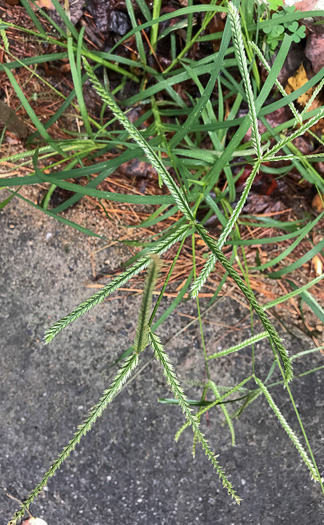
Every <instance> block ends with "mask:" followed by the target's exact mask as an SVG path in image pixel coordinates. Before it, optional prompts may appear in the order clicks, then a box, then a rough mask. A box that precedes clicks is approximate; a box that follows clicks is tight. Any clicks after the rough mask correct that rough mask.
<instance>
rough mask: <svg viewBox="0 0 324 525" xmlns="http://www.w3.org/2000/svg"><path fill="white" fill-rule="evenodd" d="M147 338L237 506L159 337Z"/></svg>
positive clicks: (231, 490) (207, 454)
mask: <svg viewBox="0 0 324 525" xmlns="http://www.w3.org/2000/svg"><path fill="white" fill-rule="evenodd" d="M149 338H150V342H151V345H152V348H153V351H154V355H155V357H156V358H157V359H158V361H159V362H160V363H161V365H162V367H163V373H164V375H165V377H166V378H167V381H168V383H169V385H170V388H171V390H172V392H173V394H174V396H175V397H176V398H177V399H178V401H179V405H180V406H181V408H182V411H183V413H184V414H185V416H186V418H187V420H188V423H189V424H190V425H191V427H192V430H193V432H194V433H195V434H196V435H197V439H198V441H199V442H200V444H201V446H202V448H203V450H204V452H205V454H206V456H207V457H208V459H209V460H210V462H211V463H212V465H213V467H214V468H215V469H216V471H217V474H218V475H219V477H220V479H221V481H222V483H223V486H224V488H226V489H227V491H228V493H229V494H230V495H231V496H232V497H233V498H234V500H235V501H236V503H238V504H239V503H240V501H241V499H240V498H239V497H238V496H237V494H236V493H235V491H234V489H233V485H232V483H231V482H230V481H229V479H228V478H227V477H226V475H225V473H224V471H223V468H222V467H221V466H220V465H219V463H218V461H217V457H216V456H215V454H213V452H212V451H211V449H210V447H209V445H208V442H207V440H206V439H205V437H204V435H203V433H202V432H201V430H200V428H199V424H198V420H197V417H196V416H195V415H193V414H192V410H191V408H190V406H189V404H188V402H187V399H186V397H185V394H184V392H183V389H182V387H181V385H180V383H179V380H178V378H177V376H176V374H175V372H174V370H173V366H172V364H171V363H170V360H169V357H168V355H167V353H166V352H165V351H164V348H163V346H162V344H161V341H160V339H159V337H158V336H157V335H156V334H153V333H152V332H150V334H149Z"/></svg>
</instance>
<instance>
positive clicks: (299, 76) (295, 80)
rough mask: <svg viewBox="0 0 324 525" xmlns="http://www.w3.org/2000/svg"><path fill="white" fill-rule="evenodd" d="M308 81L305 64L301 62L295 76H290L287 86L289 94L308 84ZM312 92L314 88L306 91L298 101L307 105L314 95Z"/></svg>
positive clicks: (286, 89)
mask: <svg viewBox="0 0 324 525" xmlns="http://www.w3.org/2000/svg"><path fill="white" fill-rule="evenodd" d="M306 82H308V78H307V74H306V71H305V68H304V64H301V65H300V66H299V68H298V69H297V71H296V73H295V75H294V76H293V77H289V78H288V82H287V86H286V88H285V91H286V93H287V95H290V93H292V92H293V91H296V90H297V89H299V88H300V87H302V86H303V85H304V84H306ZM312 93H313V88H311V89H309V90H308V91H306V93H303V94H302V95H301V96H300V97H298V98H297V102H298V103H299V104H301V105H302V106H305V105H306V104H307V102H308V101H309V99H310V97H311V96H312Z"/></svg>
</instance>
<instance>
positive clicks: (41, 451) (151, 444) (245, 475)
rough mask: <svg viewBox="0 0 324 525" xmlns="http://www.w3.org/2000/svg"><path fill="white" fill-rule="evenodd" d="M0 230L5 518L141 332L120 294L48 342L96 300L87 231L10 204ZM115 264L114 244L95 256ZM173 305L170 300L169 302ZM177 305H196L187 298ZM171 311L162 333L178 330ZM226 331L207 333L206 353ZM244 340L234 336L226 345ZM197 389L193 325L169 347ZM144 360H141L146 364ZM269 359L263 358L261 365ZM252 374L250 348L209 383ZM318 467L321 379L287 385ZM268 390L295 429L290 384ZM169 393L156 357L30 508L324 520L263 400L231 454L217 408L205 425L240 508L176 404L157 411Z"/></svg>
mask: <svg viewBox="0 0 324 525" xmlns="http://www.w3.org/2000/svg"><path fill="white" fill-rule="evenodd" d="M0 227H1V253H0V261H1V281H0V296H1V309H0V317H1V347H2V348H1V369H0V375H1V377H0V379H1V386H0V389H1V390H0V393H1V425H0V443H1V445H0V447H1V467H0V470H1V480H0V509H1V523H6V522H7V520H8V519H9V518H10V516H11V514H12V513H13V512H14V511H15V509H16V504H15V502H13V501H12V500H11V499H9V498H8V497H7V496H6V494H7V493H9V494H11V495H13V496H15V497H17V498H19V499H24V498H25V497H26V496H27V494H28V493H29V491H30V490H31V489H32V488H33V487H34V485H35V484H36V482H38V481H39V480H40V478H41V477H42V475H43V474H44V472H45V470H46V469H47V467H48V466H49V464H50V463H51V461H52V460H53V459H55V457H56V456H57V454H58V453H59V452H60V451H61V450H62V447H63V446H64V445H65V444H66V443H67V441H68V439H69V438H70V437H71V436H72V434H73V431H74V429H75V427H76V426H77V424H78V423H79V422H80V421H81V420H82V419H83V418H84V416H85V414H86V413H87V411H88V409H89V407H91V406H92V405H93V404H94V403H95V402H96V401H97V399H98V398H99V396H100V393H101V392H102V391H103V390H104V388H106V387H107V385H109V382H110V379H111V377H112V375H113V373H114V371H113V370H111V369H110V370H109V369H108V370H107V365H108V364H110V363H111V362H112V360H113V359H114V358H116V357H117V356H118V355H119V354H120V353H121V351H123V350H124V349H126V348H127V347H128V345H129V343H130V342H131V341H132V340H133V337H134V330H135V324H136V314H137V309H138V304H139V299H138V298H128V299H127V300H125V298H120V299H115V300H111V301H108V302H105V303H104V304H102V305H100V306H98V307H96V308H95V309H94V310H92V311H91V312H90V313H89V314H88V315H86V316H84V317H83V318H82V319H81V320H79V321H77V322H75V323H74V324H73V325H71V326H70V327H69V328H68V329H67V330H66V331H64V332H62V333H61V334H60V335H59V336H58V337H57V338H56V339H55V340H54V341H53V343H52V344H51V345H49V346H46V347H45V346H44V345H43V343H42V337H43V333H44V330H45V328H47V327H48V326H49V325H50V324H51V323H52V322H53V321H55V320H56V319H58V318H59V317H61V316H62V315H64V314H66V313H68V312H69V311H70V309H71V308H72V307H73V306H75V305H76V304H78V303H79V302H81V301H82V300H83V299H84V298H85V297H86V296H88V295H90V293H91V290H89V289H87V288H85V287H84V286H83V282H84V281H85V280H86V279H88V278H89V277H91V265H90V260H89V255H88V241H87V239H86V238H85V237H84V236H82V235H81V234H79V233H76V232H74V231H72V230H70V229H68V228H67V227H65V226H63V225H61V224H59V223H57V222H54V221H53V220H50V219H48V218H46V217H44V216H43V215H42V214H39V213H38V212H35V211H34V210H33V212H32V213H31V210H29V209H28V208H27V207H25V206H24V205H22V204H21V203H18V202H17V201H15V202H12V203H11V204H10V205H9V206H7V207H6V208H5V209H4V210H3V211H2V212H1V213H0ZM98 257H99V258H98V260H97V264H98V266H97V268H98V267H99V268H100V265H103V264H104V262H103V261H104V260H105V259H107V257H108V258H109V259H110V260H111V261H112V264H115V265H116V264H117V263H118V258H120V257H121V253H119V252H116V251H114V249H110V251H109V253H107V252H105V251H103V252H101V253H100V256H98ZM166 304H167V303H164V305H163V307H165V306H166ZM180 310H181V311H182V312H187V313H193V314H194V313H195V312H194V308H193V306H190V305H183V306H181V308H180ZM246 313H247V311H246V310H245V309H244V308H242V307H240V306H238V304H237V303H236V302H234V301H232V300H230V299H228V298H225V299H223V300H222V302H221V303H220V304H219V305H218V306H217V307H216V308H215V310H213V312H212V313H211V314H210V318H209V319H210V320H212V321H214V322H215V323H217V322H221V323H225V324H227V325H232V324H233V320H234V321H235V322H238V321H239V320H240V319H243V318H244V317H245V316H246ZM185 322H186V320H185V318H182V317H179V316H175V317H174V318H173V319H172V320H170V322H168V323H167V327H166V329H165V332H164V336H163V338H164V339H167V338H168V337H169V336H170V335H172V334H173V333H175V332H176V331H177V330H178V329H179V328H180V327H181V326H184V324H185ZM222 330H223V329H222V328H221V327H219V326H217V325H208V326H207V327H206V341H207V344H208V348H209V349H210V351H216V350H217V348H218V347H219V344H218V343H217V342H216V341H217V339H218V337H219V336H220V334H221V333H222ZM244 337H248V332H247V331H245V332H244V331H243V332H242V333H238V332H233V333H230V334H229V335H228V336H227V338H226V339H223V340H222V341H221V343H220V346H222V347H223V348H225V347H228V346H230V345H231V344H234V343H235V342H238V341H240V340H242V339H243V338H244ZM285 341H286V344H287V347H288V348H289V349H290V350H291V351H292V352H297V351H300V350H301V349H303V348H304V349H305V348H309V347H310V346H311V343H310V341H308V340H307V339H305V338H302V337H301V338H293V337H290V338H288V337H287V334H285ZM167 350H168V351H169V352H170V355H171V357H172V359H173V362H174V364H175V367H176V370H177V371H178V372H179V375H180V376H181V379H182V381H184V382H185V384H186V385H187V386H186V390H187V392H188V393H189V395H190V396H197V395H198V394H197V392H198V391H197V389H196V388H195V387H192V386H190V385H189V384H187V382H188V381H189V380H190V379H196V380H199V379H201V377H203V375H202V374H203V359H202V350H201V347H200V343H199V334H198V331H197V327H195V326H194V327H192V328H191V329H189V330H187V331H186V332H184V333H183V334H181V336H179V337H178V338H177V339H176V340H174V341H173V343H172V344H170V345H169V346H168V348H167ZM149 355H150V352H149V350H147V354H146V355H143V363H144V362H145V361H146V360H147V359H148V357H149ZM270 358H271V350H270V349H269V347H267V346H266V345H265V344H260V345H258V363H259V365H258V367H259V371H260V374H261V375H262V373H263V372H264V371H265V370H267V369H268V367H269V362H270ZM321 359H322V358H321V357H320V356H311V357H310V358H309V359H307V360H306V361H304V362H302V363H296V367H295V369H296V372H298V371H299V372H301V371H302V370H305V369H306V368H308V367H310V366H319V364H320V363H321V362H322V361H321ZM260 363H261V364H260ZM249 369H250V355H249V351H247V352H245V353H244V352H243V353H242V354H240V355H236V356H234V355H232V356H231V357H228V358H225V359H224V360H222V361H219V362H218V363H213V364H212V372H213V377H214V378H216V377H217V378H218V382H219V383H220V384H223V385H228V384H234V383H236V382H237V381H238V380H240V379H242V378H243V377H244V376H245V374H247V373H248V371H249ZM292 389H293V392H294V395H295V396H296V400H297V402H298V405H299V409H300V412H301V415H302V417H303V421H304V423H305V427H306V429H307V432H308V435H309V438H310V442H311V444H312V446H313V449H314V451H315V452H316V457H317V459H318V463H319V465H320V466H321V468H322V471H323V470H324V457H323V430H324V424H323V394H324V381H323V376H322V374H321V373H320V372H319V373H315V374H312V375H307V376H305V377H303V378H302V379H301V380H299V381H298V382H296V383H294V384H293V386H292ZM273 394H274V397H275V399H276V401H277V402H278V404H279V405H280V407H281V409H282V411H283V412H284V413H285V415H286V417H287V419H288V421H289V422H290V423H291V424H292V425H293V426H294V428H296V429H298V426H297V424H296V420H295V417H294V413H293V410H292V407H291V405H290V403H289V400H288V399H287V395H286V393H285V391H284V390H283V389H282V388H281V387H279V388H277V389H276V390H274V391H273ZM159 396H160V397H164V396H167V397H168V396H169V391H168V388H167V386H166V383H165V380H164V378H163V377H162V374H161V370H160V368H159V365H158V364H151V365H149V366H148V367H147V368H146V370H145V371H144V372H143V373H142V374H141V375H139V376H138V377H137V378H136V380H134V381H133V382H132V383H131V385H130V386H129V387H128V388H127V389H126V390H124V391H123V392H122V393H121V394H120V396H119V397H118V398H117V399H116V400H115V402H114V403H113V404H112V405H111V407H110V408H109V409H108V410H106V412H105V413H104V415H103V417H102V418H101V419H100V420H99V421H98V422H97V424H96V426H95V428H94V429H93V430H92V431H91V432H90V433H89V434H88V435H87V437H85V438H84V439H83V441H82V443H81V445H80V446H79V447H78V449H77V451H76V452H75V453H73V454H72V456H71V457H70V458H69V460H68V461H67V462H66V463H65V464H64V465H63V467H62V468H61V470H60V471H59V472H58V473H57V474H56V476H55V477H54V478H52V479H51V480H50V482H49V485H48V488H47V489H46V490H44V491H43V492H42V493H41V495H40V497H39V498H38V500H37V501H36V503H35V504H34V505H32V507H31V511H32V513H33V514H34V515H35V516H38V517H43V518H44V519H45V520H46V521H47V523H48V525H54V524H60V525H70V524H73V525H74V524H75V525H99V524H100V525H102V524H108V525H111V524H112V525H115V524H122V525H131V524H132V525H139V524H143V525H178V524H179V525H185V524H189V525H191V524H192V525H194V524H196V523H200V524H204V525H214V524H215V525H216V524H222V525H232V524H235V525H239V524H254V525H258V524H260V525H272V524H277V523H284V524H285V525H290V524H296V523H298V524H307V525H310V524H313V525H320V524H321V523H323V509H324V504H323V496H322V495H321V492H320V488H319V486H318V484H314V483H313V482H312V481H311V480H310V476H309V474H308V471H307V469H306V468H305V466H304V465H303V464H301V462H300V460H299V456H298V454H297V452H296V451H295V449H294V448H293V447H292V445H291V443H290V441H289V439H288V438H287V436H286V434H285V433H284V431H283V430H282V428H281V427H280V425H279V424H278V422H277V420H276V418H275V417H274V415H273V414H272V413H271V411H270V410H269V408H268V406H267V404H266V403H265V401H264V399H262V398H259V399H258V400H257V401H256V402H255V404H254V405H253V406H251V407H250V408H249V409H247V410H246V412H245V413H244V415H243V416H242V418H241V419H240V420H238V421H237V422H236V423H235V428H236V438H237V446H236V447H235V448H232V447H231V445H230V437H229V432H228V429H227V428H226V427H224V426H221V423H222V421H223V419H222V415H221V412H220V411H213V412H210V416H209V417H210V423H209V426H207V425H206V422H205V420H204V421H203V428H204V431H205V433H206V436H207V437H208V439H209V440H210V443H211V445H212V447H213V449H214V450H216V451H217V452H218V453H220V457H219V461H220V463H221V464H222V465H223V466H224V468H225V469H226V472H227V473H230V474H231V480H232V482H233V483H234V485H235V487H236V488H237V491H238V493H239V494H240V495H241V497H242V498H243V502H242V504H241V506H240V507H238V506H237V505H235V504H234V503H233V502H232V501H231V500H230V499H229V498H228V497H227V495H226V493H225V492H224V490H223V489H222V487H221V484H220V482H219V480H218V478H217V475H216V473H215V472H214V471H213V470H212V468H211V466H210V465H209V463H208V461H207V459H206V457H205V456H204V455H203V453H202V452H201V450H200V449H199V447H198V449H197V455H196V459H195V460H193V459H192V457H191V443H192V436H191V434H190V431H187V432H186V433H185V434H184V435H183V437H182V439H180V441H179V443H178V444H177V443H175V441H174V433H175V431H176V430H177V429H178V428H179V426H180V425H181V424H182V422H183V417H182V414H181V411H180V409H179V408H178V407H176V406H175V407H170V406H165V405H161V404H159V403H158V402H157V399H158V397H159Z"/></svg>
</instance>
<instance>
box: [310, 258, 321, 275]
mask: <svg viewBox="0 0 324 525" xmlns="http://www.w3.org/2000/svg"><path fill="white" fill-rule="evenodd" d="M312 265H313V267H314V270H315V273H316V275H317V276H318V277H319V276H320V275H322V273H323V264H322V261H321V259H320V258H319V256H318V255H315V256H314V257H313V259H312Z"/></svg>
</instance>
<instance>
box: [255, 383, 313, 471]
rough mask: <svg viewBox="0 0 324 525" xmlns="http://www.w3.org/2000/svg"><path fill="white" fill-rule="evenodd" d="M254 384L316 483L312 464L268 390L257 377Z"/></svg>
mask: <svg viewBox="0 0 324 525" xmlns="http://www.w3.org/2000/svg"><path fill="white" fill-rule="evenodd" d="M254 380H255V382H256V384H257V385H258V386H259V388H260V390H261V391H262V393H263V394H264V396H265V397H266V399H267V401H268V403H269V405H270V407H271V408H272V410H273V411H274V413H275V414H276V416H277V418H278V419H279V421H280V423H281V425H282V427H283V429H284V430H285V431H286V432H287V434H288V436H289V438H290V439H291V441H292V443H293V444H294V445H295V447H296V449H297V450H298V452H299V454H300V456H301V458H302V460H303V461H304V463H305V464H306V465H307V467H308V468H309V470H310V473H311V476H312V478H313V479H314V480H315V481H318V475H317V472H316V470H315V468H314V465H313V463H312V462H311V460H310V459H309V457H308V455H307V452H306V450H305V449H304V447H303V446H302V444H301V443H300V441H299V439H298V437H297V436H296V434H295V432H294V430H293V429H292V428H291V426H290V425H289V424H288V423H287V421H286V419H285V418H284V416H283V415H282V413H281V411H280V409H279V408H278V406H277V405H276V403H275V402H274V400H273V398H272V396H271V394H270V392H269V390H268V389H267V387H266V386H265V384H264V383H262V381H260V379H258V378H257V377H255V378H254Z"/></svg>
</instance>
